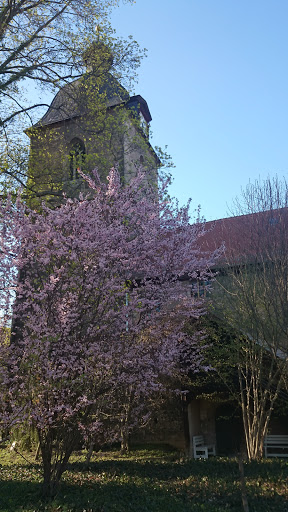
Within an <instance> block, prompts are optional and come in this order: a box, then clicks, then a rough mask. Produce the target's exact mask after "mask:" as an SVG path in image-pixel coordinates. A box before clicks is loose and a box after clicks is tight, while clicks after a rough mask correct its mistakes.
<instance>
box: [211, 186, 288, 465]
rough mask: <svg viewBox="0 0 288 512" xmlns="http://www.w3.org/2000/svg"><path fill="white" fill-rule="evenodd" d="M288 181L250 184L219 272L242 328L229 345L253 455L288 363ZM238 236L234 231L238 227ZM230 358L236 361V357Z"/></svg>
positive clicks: (221, 306) (224, 300) (233, 319)
mask: <svg viewBox="0 0 288 512" xmlns="http://www.w3.org/2000/svg"><path fill="white" fill-rule="evenodd" d="M287 203H288V185H287V183H286V181H285V180H282V181H280V180H279V179H278V178H274V179H269V178H268V179H267V180H265V181H256V182H255V183H254V184H251V183H250V184H249V185H248V186H247V188H246V190H244V191H243V192H242V196H241V198H240V199H238V200H236V201H235V213H236V214H237V215H240V217H237V218H235V219H233V221H235V226H234V230H235V229H237V233H236V241H235V240H234V242H233V244H232V245H233V247H232V246H231V247H230V248H229V247H228V248H227V251H226V256H227V265H226V266H225V268H224V271H223V272H222V273H221V275H219V276H218V279H217V280H218V285H219V286H218V287H217V291H216V294H217V301H218V304H217V305H216V306H215V307H216V310H217V309H218V313H219V314H220V310H221V315H223V314H224V316H225V318H226V320H227V321H228V323H229V325H231V326H232V327H233V329H234V332H236V333H237V335H236V337H235V343H234V345H233V346H230V347H229V351H230V357H231V358H232V359H233V364H235V366H236V368H237V371H238V377H239V395H238V398H239V401H240V405H241V409H242V415H243V425H244V431H245V439H246V446H247V453H248V457H249V459H256V458H259V457H260V456H261V455H262V450H263V441H264V437H265V435H266V433H267V430H268V426H269V421H270V418H271V414H272V411H273V408H274V405H275V401H276V400H277V398H278V396H279V392H280V390H281V388H283V387H284V385H285V379H286V376H287V367H288V208H287V206H288V204H287ZM234 235H235V233H234ZM232 359H231V360H232Z"/></svg>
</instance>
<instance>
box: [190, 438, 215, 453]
mask: <svg viewBox="0 0 288 512" xmlns="http://www.w3.org/2000/svg"><path fill="white" fill-rule="evenodd" d="M193 453H194V459H208V457H209V455H216V450H215V445H214V444H210V445H208V444H205V443H204V438H203V436H193Z"/></svg>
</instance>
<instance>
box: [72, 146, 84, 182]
mask: <svg viewBox="0 0 288 512" xmlns="http://www.w3.org/2000/svg"><path fill="white" fill-rule="evenodd" d="M70 147H71V150H70V153H69V178H70V180H77V179H78V178H80V175H79V173H78V170H80V171H83V166H84V162H85V154H86V151H85V144H84V142H83V141H82V140H81V139H78V138H75V139H73V140H72V141H71V143H70Z"/></svg>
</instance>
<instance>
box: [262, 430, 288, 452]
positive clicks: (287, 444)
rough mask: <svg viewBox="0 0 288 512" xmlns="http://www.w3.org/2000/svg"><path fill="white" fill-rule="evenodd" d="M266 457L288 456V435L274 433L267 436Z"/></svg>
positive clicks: (265, 440) (265, 443) (265, 444)
mask: <svg viewBox="0 0 288 512" xmlns="http://www.w3.org/2000/svg"><path fill="white" fill-rule="evenodd" d="M264 457H288V436H287V435H286V436H285V435H281V436H279V435H272V434H269V435H268V436H265V438H264Z"/></svg>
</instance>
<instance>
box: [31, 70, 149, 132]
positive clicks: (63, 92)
mask: <svg viewBox="0 0 288 512" xmlns="http://www.w3.org/2000/svg"><path fill="white" fill-rule="evenodd" d="M88 80H89V85H88V90H89V94H92V92H93V87H92V88H91V74H89V75H85V76H83V77H81V78H79V79H78V80H75V81H74V82H72V83H69V84H66V85H64V87H62V89H60V90H59V92H58V93H57V94H56V96H55V98H54V99H53V101H52V103H51V105H50V107H49V108H48V110H47V112H46V114H44V116H43V117H42V118H41V119H40V120H39V121H38V122H37V123H36V124H35V125H34V127H40V126H47V125H51V124H54V123H58V122H61V121H64V120H68V119H72V118H74V117H78V116H81V115H84V114H87V113H88V111H89V102H88V101H87V81H88ZM95 89H96V86H95ZM101 94H105V95H106V106H107V108H109V107H113V106H115V105H120V104H121V103H126V102H128V101H129V98H130V96H129V94H128V92H127V91H126V89H125V88H124V87H122V85H121V84H120V83H119V82H118V80H116V78H114V77H113V75H111V73H107V75H106V77H105V78H104V80H103V84H102V86H101V87H100V89H99V90H98V87H97V95H98V96H99V95H101ZM144 101H145V100H144ZM145 103H146V102H145ZM147 108H148V107H147ZM148 110H149V109H148Z"/></svg>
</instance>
